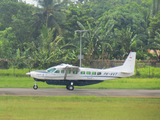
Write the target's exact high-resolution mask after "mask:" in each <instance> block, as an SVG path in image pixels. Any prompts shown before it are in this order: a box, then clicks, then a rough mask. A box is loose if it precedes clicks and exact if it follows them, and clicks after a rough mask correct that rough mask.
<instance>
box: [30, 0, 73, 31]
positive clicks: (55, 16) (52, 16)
mask: <svg viewBox="0 0 160 120" xmlns="http://www.w3.org/2000/svg"><path fill="white" fill-rule="evenodd" d="M36 1H37V2H38V5H39V6H40V8H37V9H38V11H39V12H36V13H35V14H33V16H38V18H37V19H36V22H35V24H34V26H35V27H36V28H38V29H41V28H42V26H43V25H45V26H46V27H48V28H53V27H55V28H56V32H58V34H62V32H61V28H60V26H59V24H58V21H62V20H63V19H64V16H65V15H64V11H65V6H66V4H67V3H69V1H70V0H63V1H62V2H61V0H36Z"/></svg>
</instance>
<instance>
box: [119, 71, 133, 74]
mask: <svg viewBox="0 0 160 120" xmlns="http://www.w3.org/2000/svg"><path fill="white" fill-rule="evenodd" d="M121 73H124V74H130V73H132V72H128V71H122V72H121Z"/></svg>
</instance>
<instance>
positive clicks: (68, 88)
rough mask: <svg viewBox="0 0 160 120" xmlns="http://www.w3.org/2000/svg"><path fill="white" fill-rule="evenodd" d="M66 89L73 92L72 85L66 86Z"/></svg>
mask: <svg viewBox="0 0 160 120" xmlns="http://www.w3.org/2000/svg"><path fill="white" fill-rule="evenodd" d="M66 88H67V90H70V91H72V90H74V86H73V85H67V86H66Z"/></svg>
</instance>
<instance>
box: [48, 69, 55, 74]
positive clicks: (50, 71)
mask: <svg viewBox="0 0 160 120" xmlns="http://www.w3.org/2000/svg"><path fill="white" fill-rule="evenodd" d="M55 70H56V68H49V69H47V72H49V73H52V72H54V71H55Z"/></svg>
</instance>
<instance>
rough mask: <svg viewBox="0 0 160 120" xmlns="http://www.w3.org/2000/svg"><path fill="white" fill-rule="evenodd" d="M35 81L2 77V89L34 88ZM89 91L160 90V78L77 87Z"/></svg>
mask: <svg viewBox="0 0 160 120" xmlns="http://www.w3.org/2000/svg"><path fill="white" fill-rule="evenodd" d="M33 85H34V79H33V78H29V77H13V76H0V88H32V87H33ZM37 85H38V86H39V88H65V86H58V85H48V84H46V83H45V82H38V83H37ZM76 88H89V89H160V78H151V79H150V78H120V79H115V80H107V81H104V82H102V83H99V84H94V85H88V86H81V87H80V86H75V89H76Z"/></svg>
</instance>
